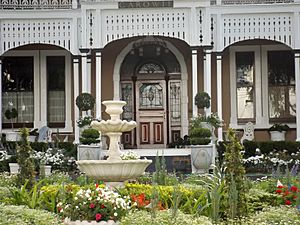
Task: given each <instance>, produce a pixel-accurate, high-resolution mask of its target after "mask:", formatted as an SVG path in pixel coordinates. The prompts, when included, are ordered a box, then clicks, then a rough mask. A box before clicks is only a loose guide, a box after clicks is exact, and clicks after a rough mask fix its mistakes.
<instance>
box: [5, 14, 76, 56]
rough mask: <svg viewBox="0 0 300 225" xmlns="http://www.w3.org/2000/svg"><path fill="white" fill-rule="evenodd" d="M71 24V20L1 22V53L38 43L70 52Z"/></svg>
mask: <svg viewBox="0 0 300 225" xmlns="http://www.w3.org/2000/svg"><path fill="white" fill-rule="evenodd" d="M71 23H72V20H71V19H70V20H68V19H51V20H50V19H49V20H48V19H44V20H43V19H39V20H35V19H22V20H19V19H18V20H1V24H0V29H1V30H0V35H1V38H0V39H1V43H2V46H1V52H5V51H7V50H9V49H12V48H16V47H18V46H21V45H26V44H38V43H41V44H53V45H57V46H61V47H63V48H65V49H67V50H70V48H71Z"/></svg>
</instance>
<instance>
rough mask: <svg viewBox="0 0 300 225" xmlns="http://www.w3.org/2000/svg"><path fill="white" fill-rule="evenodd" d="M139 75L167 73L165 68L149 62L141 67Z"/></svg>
mask: <svg viewBox="0 0 300 225" xmlns="http://www.w3.org/2000/svg"><path fill="white" fill-rule="evenodd" d="M138 73H139V74H151V73H165V71H164V68H163V67H162V66H161V65H159V64H158V63H154V62H147V63H145V64H143V65H142V66H140V67H139V69H138Z"/></svg>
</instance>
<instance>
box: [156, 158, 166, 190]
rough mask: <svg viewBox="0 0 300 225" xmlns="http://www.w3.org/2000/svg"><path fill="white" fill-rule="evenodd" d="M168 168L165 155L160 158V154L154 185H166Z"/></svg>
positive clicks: (157, 159) (157, 160)
mask: <svg viewBox="0 0 300 225" xmlns="http://www.w3.org/2000/svg"><path fill="white" fill-rule="evenodd" d="M166 178H167V168H166V160H165V157H164V155H163V154H162V156H161V157H159V156H158V152H157V153H156V157H155V172H154V174H153V184H158V185H166Z"/></svg>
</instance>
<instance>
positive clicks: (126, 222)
mask: <svg viewBox="0 0 300 225" xmlns="http://www.w3.org/2000/svg"><path fill="white" fill-rule="evenodd" d="M145 224H151V225H164V224H166V225H170V224H172V225H183V224H189V225H200V224H201V225H211V224H212V222H211V221H210V219H209V218H207V217H205V216H201V217H194V216H192V215H188V214H184V213H182V212H180V211H179V212H178V214H177V216H176V217H172V211H171V210H167V211H158V212H157V213H156V217H155V218H152V217H151V213H150V212H147V211H132V212H130V213H129V214H127V215H126V216H125V217H124V218H123V219H122V220H121V225H145Z"/></svg>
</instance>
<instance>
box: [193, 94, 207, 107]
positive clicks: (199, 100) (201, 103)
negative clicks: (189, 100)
mask: <svg viewBox="0 0 300 225" xmlns="http://www.w3.org/2000/svg"><path fill="white" fill-rule="evenodd" d="M195 105H196V106H197V107H198V108H199V109H204V108H209V107H210V96H209V94H208V93H206V92H204V91H203V92H199V93H197V94H196V96H195Z"/></svg>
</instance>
